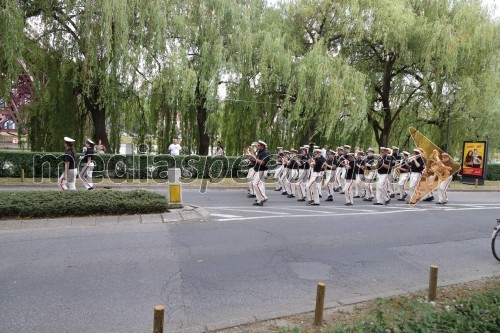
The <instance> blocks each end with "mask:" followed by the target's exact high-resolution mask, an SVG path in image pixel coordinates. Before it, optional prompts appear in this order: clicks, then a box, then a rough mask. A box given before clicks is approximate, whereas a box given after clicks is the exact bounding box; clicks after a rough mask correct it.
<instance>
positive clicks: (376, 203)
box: [373, 202, 384, 206]
mask: <svg viewBox="0 0 500 333" xmlns="http://www.w3.org/2000/svg"><path fill="white" fill-rule="evenodd" d="M373 204H374V205H376V206H383V205H384V204H382V203H380V202H374V203H373Z"/></svg>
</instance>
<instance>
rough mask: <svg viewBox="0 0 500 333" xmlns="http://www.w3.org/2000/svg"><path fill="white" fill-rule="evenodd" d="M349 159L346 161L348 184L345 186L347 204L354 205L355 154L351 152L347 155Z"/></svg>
mask: <svg viewBox="0 0 500 333" xmlns="http://www.w3.org/2000/svg"><path fill="white" fill-rule="evenodd" d="M346 158H347V160H346V161H345V169H346V176H345V178H346V184H345V186H344V190H345V205H346V206H352V205H353V204H354V202H353V190H354V184H355V181H356V174H357V170H356V162H355V161H354V154H352V153H349V154H347V155H346Z"/></svg>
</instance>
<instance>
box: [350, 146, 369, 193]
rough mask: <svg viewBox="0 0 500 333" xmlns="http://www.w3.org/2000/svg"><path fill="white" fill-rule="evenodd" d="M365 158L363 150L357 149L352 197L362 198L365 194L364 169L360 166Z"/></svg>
mask: <svg viewBox="0 0 500 333" xmlns="http://www.w3.org/2000/svg"><path fill="white" fill-rule="evenodd" d="M364 159H365V153H364V152H363V151H358V153H357V154H356V160H355V164H356V165H355V166H356V180H355V182H354V196H353V198H362V197H364V196H365V192H366V189H365V183H364V182H363V180H364V177H365V176H364V174H365V170H364V169H363V168H362V165H363V160H364Z"/></svg>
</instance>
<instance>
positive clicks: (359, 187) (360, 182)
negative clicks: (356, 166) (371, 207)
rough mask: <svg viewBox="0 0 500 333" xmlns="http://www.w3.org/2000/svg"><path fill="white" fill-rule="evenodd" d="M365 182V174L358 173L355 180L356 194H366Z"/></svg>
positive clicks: (358, 195)
mask: <svg viewBox="0 0 500 333" xmlns="http://www.w3.org/2000/svg"><path fill="white" fill-rule="evenodd" d="M365 191H366V189H365V183H364V176H363V174H359V173H358V174H357V175H356V179H355V180H354V196H357V197H364V196H365Z"/></svg>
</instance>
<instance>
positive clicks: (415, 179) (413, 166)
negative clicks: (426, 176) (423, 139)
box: [408, 148, 425, 203]
mask: <svg viewBox="0 0 500 333" xmlns="http://www.w3.org/2000/svg"><path fill="white" fill-rule="evenodd" d="M413 153H414V154H415V155H414V156H413V157H412V158H411V160H410V162H409V163H408V165H409V166H410V189H409V191H408V196H409V198H410V199H409V200H410V201H409V203H416V202H417V199H419V198H420V189H419V188H418V186H419V183H420V179H421V178H422V173H423V172H424V169H425V162H424V159H423V158H422V156H420V155H421V152H420V150H419V149H416V148H415V149H413ZM414 196H415V198H413V197H414Z"/></svg>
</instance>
